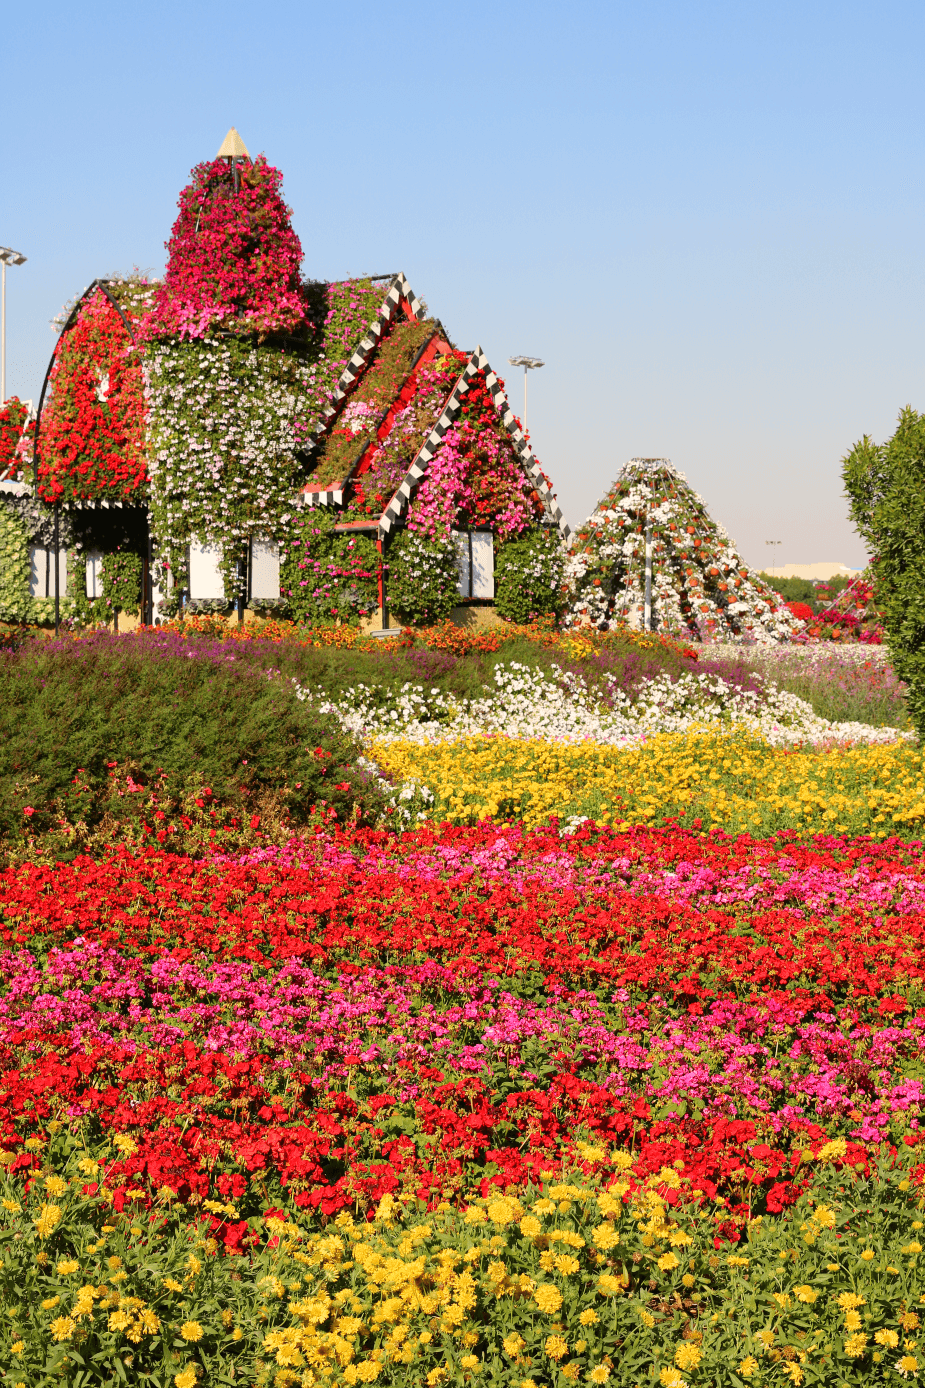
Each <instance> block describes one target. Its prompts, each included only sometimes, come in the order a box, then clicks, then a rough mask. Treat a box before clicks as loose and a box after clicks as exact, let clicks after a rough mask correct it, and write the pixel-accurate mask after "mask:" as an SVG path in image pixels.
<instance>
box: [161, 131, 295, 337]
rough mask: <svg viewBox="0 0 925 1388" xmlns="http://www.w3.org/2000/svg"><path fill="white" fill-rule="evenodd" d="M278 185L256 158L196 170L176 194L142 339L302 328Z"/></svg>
mask: <svg viewBox="0 0 925 1388" xmlns="http://www.w3.org/2000/svg"><path fill="white" fill-rule="evenodd" d="M282 181H283V176H282V174H281V173H280V171H279V169H275V168H273V167H272V166H271V165H270V164H268V163H267V161H266V159H265V158H264V157H263V155H260V156H259V157H258V158H257V159H256V160H254V161H251V160H250V159H247V158H246V159H229V158H225V157H218V158H215V159H212V160H209V161H207V162H206V163H203V164H197V166H196V168H194V169H193V171H192V176H191V179H190V182H189V183H188V184H187V186H186V187H185V188H184V189H183V191H182V193H181V194H180V199H179V203H178V206H179V209H180V214H179V216H178V217H177V219H176V221H175V222H174V224H173V230H172V232H171V236H170V241H169V242H168V243H167V250H168V260H167V269H166V272H165V275H164V282H163V284H161V285H159V286H158V290H157V295H156V298H155V302H154V306H153V309H152V312H151V313H150V315H149V316H148V318H147V321H146V323H145V328H144V335H145V336H146V337H149V338H162V337H178V338H181V339H182V338H201V337H204V336H205V335H206V333H208V332H210V331H213V330H214V329H216V328H221V329H222V330H223V331H224V332H228V333H233V334H235V335H237V336H244V335H246V334H248V333H258V334H259V335H261V336H266V335H267V334H268V333H296V332H298V331H299V330H300V329H301V328H303V326H304V324H305V319H306V304H305V300H304V297H303V295H302V292H301V289H302V286H301V275H300V266H301V263H302V243H301V242H300V240H299V238H298V236H297V235H296V233H295V231H294V230H293V227H292V223H291V220H290V217H291V214H290V210H289V208H288V207H287V206H286V204H285V203H284V202H283V197H282Z"/></svg>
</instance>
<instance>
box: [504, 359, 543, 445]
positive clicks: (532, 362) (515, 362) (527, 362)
mask: <svg viewBox="0 0 925 1388" xmlns="http://www.w3.org/2000/svg"><path fill="white" fill-rule="evenodd" d="M508 361H509V362H510V363H511V366H522V367H523V369H524V433H526V432H527V372H528V371H535V370H536V369H537V367H539V366H545V365H546V363H545V362H544V361H540V359H539V357H508Z"/></svg>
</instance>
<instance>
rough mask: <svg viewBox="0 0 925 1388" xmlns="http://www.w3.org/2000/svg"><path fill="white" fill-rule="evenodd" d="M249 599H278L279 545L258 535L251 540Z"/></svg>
mask: <svg viewBox="0 0 925 1388" xmlns="http://www.w3.org/2000/svg"><path fill="white" fill-rule="evenodd" d="M251 597H252V598H278V597H279V545H278V544H276V542H275V541H274V540H264V539H262V538H261V537H260V536H258V535H255V536H254V537H253V538H252V540H251Z"/></svg>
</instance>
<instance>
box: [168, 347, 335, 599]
mask: <svg viewBox="0 0 925 1388" xmlns="http://www.w3.org/2000/svg"><path fill="white" fill-rule="evenodd" d="M316 371H317V367H316V366H315V365H314V364H313V363H312V362H310V361H309V360H308V359H307V356H306V354H305V353H303V352H301V351H300V350H297V349H296V348H294V347H292V348H290V347H283V346H281V345H279V344H271V343H262V344H258V343H256V342H255V341H253V340H250V339H241V338H231V337H219V336H212V337H209V338H205V339H204V340H203V341H201V342H193V343H189V342H182V343H181V342H176V341H172V342H157V343H154V344H152V345H151V346H150V347H149V349H148V353H147V356H146V359H145V375H146V381H147V392H148V401H149V407H150V414H149V440H148V447H149V461H148V466H149V473H150V479H151V513H152V515H151V523H152V530H153V532H154V534H155V536H156V538H157V542H158V554H159V558H160V560H161V561H162V564H163V562H164V561H166V563H167V564H169V566H170V568H171V569H172V570H173V572H174V574H175V575H176V574H177V572H178V571H179V570H180V569H182V568H183V567H184V566H185V563H186V548H187V546H188V545H189V544H190V542H191V541H194V540H195V541H198V542H199V543H201V544H212V545H216V546H217V547H218V548H219V549H220V550H221V553H222V559H221V571H222V575H223V578H224V582H225V593H226V597H227V599H228V601H231V600H232V599H233V598H234V596H235V595H236V592H237V587H238V583H237V577H236V573H237V565H238V562H239V561H240V560H242V559H244V558H245V557H246V553H247V542H248V539H249V537H250V536H251V535H252V534H255V533H261V534H270V535H275V536H280V535H281V534H283V533H284V531H285V529H286V527H287V524H288V522H289V521H290V520H291V517H292V504H293V495H294V492H295V489H296V485H297V481H298V475H299V469H300V462H299V460H298V457H297V448H298V445H297V434H299V433H300V432H301V431H304V430H305V429H306V428H307V415H306V412H307V410H308V408H309V403H310V402H309V397H310V392H311V387H312V383H313V377H314V375H315V373H316ZM299 424H300V425H301V430H300V429H298V428H296V426H297V425H299ZM165 576H166V575H165V574H164V573H161V574H159V577H160V579H161V586H162V587H163V586H164V579H165Z"/></svg>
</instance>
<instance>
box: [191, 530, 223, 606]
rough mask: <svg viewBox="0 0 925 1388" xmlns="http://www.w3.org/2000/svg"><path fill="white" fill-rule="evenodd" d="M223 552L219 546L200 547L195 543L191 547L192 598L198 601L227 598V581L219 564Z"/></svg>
mask: <svg viewBox="0 0 925 1388" xmlns="http://www.w3.org/2000/svg"><path fill="white" fill-rule="evenodd" d="M221 558H222V551H221V549H220V548H219V547H218V545H200V544H197V543H196V542H195V541H194V542H193V543H192V544H191V545H190V547H189V586H190V597H191V598H193V599H194V600H196V599H206V598H210V599H213V600H214V599H216V598H224V596H225V580H224V579H223V578H222V572H221V569H220V568H219V564H220V562H221Z"/></svg>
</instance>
